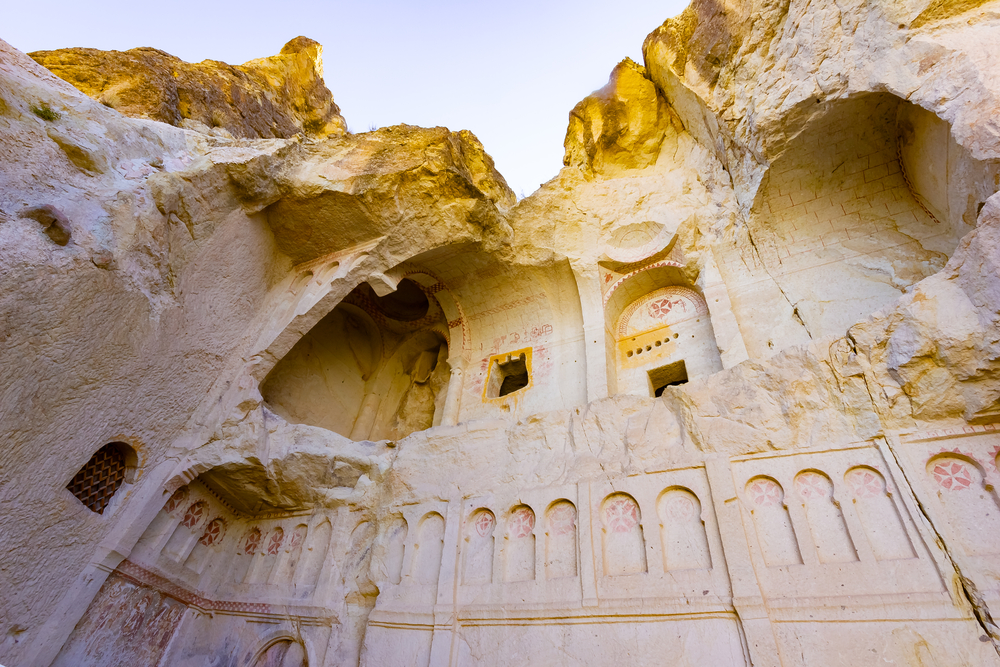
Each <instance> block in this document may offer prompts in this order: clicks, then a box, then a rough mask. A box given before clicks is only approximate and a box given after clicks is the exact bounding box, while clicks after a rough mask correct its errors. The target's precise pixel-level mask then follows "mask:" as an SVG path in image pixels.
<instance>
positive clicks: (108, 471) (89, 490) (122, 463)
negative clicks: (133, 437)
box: [66, 442, 136, 514]
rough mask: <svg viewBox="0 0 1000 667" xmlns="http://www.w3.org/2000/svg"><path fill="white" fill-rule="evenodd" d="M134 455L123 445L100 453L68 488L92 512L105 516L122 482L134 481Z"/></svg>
mask: <svg viewBox="0 0 1000 667" xmlns="http://www.w3.org/2000/svg"><path fill="white" fill-rule="evenodd" d="M135 458H136V457H135V452H134V451H133V450H132V448H131V447H129V446H128V445H126V444H124V443H121V442H111V443H108V444H106V445H104V446H103V447H101V448H100V449H98V450H97V451H96V452H95V453H94V455H93V456H92V457H90V460H89V461H88V462H87V465H85V466H83V468H81V469H80V472H78V473H76V476H75V477H73V479H72V481H70V483H69V484H68V485H67V486H66V488H67V489H69V491H70V493H72V494H73V495H74V496H76V497H77V499H78V500H79V501H80V502H81V503H83V504H84V505H86V506H87V508H88V509H90V510H91V511H92V512H97V513H98V514H103V513H104V510H105V508H106V507H107V506H108V503H109V502H111V498H112V497H114V495H115V492H116V491H117V490H118V488H119V487H120V486H121V485H122V483H123V482H126V481H131V479H130V478H131V476H132V472H133V471H134V470H135V461H134V460H135Z"/></svg>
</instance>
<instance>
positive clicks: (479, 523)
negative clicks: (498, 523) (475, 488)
mask: <svg viewBox="0 0 1000 667" xmlns="http://www.w3.org/2000/svg"><path fill="white" fill-rule="evenodd" d="M475 526H476V532H477V533H478V534H479V537H489V536H490V535H492V534H493V515H492V514H490V513H489V512H480V513H479V516H477V517H476V521H475Z"/></svg>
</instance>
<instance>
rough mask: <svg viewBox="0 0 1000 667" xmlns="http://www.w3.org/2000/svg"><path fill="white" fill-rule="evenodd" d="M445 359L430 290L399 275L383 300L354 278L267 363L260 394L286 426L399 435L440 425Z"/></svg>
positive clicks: (361, 435)
mask: <svg viewBox="0 0 1000 667" xmlns="http://www.w3.org/2000/svg"><path fill="white" fill-rule="evenodd" d="M447 359H448V324H447V320H446V318H445V315H444V312H443V311H442V310H441V307H440V305H439V304H438V302H437V300H436V299H435V298H434V297H433V295H428V294H427V293H426V290H425V288H424V287H422V286H421V285H420V284H419V283H417V282H416V281H413V280H409V279H405V278H404V279H403V280H401V281H400V282H399V285H398V287H397V289H396V291H395V292H393V293H391V294H389V295H386V296H384V297H379V296H377V295H376V294H375V292H374V290H372V288H371V287H370V286H369V285H368V284H367V283H362V284H361V285H359V286H358V287H357V288H355V289H354V291H352V292H351V294H349V295H348V296H347V298H345V299H344V301H343V302H342V303H340V304H339V305H338V306H337V307H336V308H334V309H333V311H331V312H330V313H329V314H328V315H327V316H326V317H324V318H323V319H322V320H320V322H319V323H318V324H317V325H316V326H315V327H313V328H312V329H311V330H310V331H309V332H308V333H307V334H306V335H305V336H303V337H302V339H301V340H299V342H298V343H296V344H295V346H294V347H293V348H292V349H291V350H290V351H289V352H288V354H286V355H285V356H284V357H283V358H282V359H281V361H279V362H278V363H277V364H276V365H275V367H274V368H273V369H272V370H271V372H270V373H269V374H268V376H267V377H266V378H265V379H264V382H263V383H262V385H261V393H262V395H263V397H264V400H265V402H266V403H267V405H268V406H269V407H270V408H271V409H272V410H273V411H275V412H276V413H277V414H279V415H280V416H281V417H283V418H284V419H286V420H288V421H289V422H292V423H299V424H309V425H312V426H319V427H321V428H326V429H329V430H331V431H335V432H337V433H340V434H341V435H343V436H346V437H350V438H353V439H355V440H381V439H395V438H401V437H404V436H406V435H409V434H410V433H412V432H414V431H420V430H423V429H426V428H430V427H431V426H434V425H437V424H438V423H440V420H441V415H442V411H443V408H444V398H445V395H446V393H447V383H448V379H449V376H450V369H449V367H448V362H447Z"/></svg>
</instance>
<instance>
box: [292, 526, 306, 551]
mask: <svg viewBox="0 0 1000 667" xmlns="http://www.w3.org/2000/svg"><path fill="white" fill-rule="evenodd" d="M305 541H306V527H305V526H299V527H298V528H296V529H295V531H294V532H293V533H292V538H291V540H289V542H288V548H289V549H298V548H299V547H301V546H302V543H303V542H305Z"/></svg>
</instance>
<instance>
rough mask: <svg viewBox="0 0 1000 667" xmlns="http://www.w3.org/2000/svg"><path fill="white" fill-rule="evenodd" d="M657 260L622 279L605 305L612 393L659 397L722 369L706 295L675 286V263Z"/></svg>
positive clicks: (676, 279) (676, 276)
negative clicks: (679, 385) (611, 356)
mask: <svg viewBox="0 0 1000 667" xmlns="http://www.w3.org/2000/svg"><path fill="white" fill-rule="evenodd" d="M662 264H664V265H662V266H655V267H651V268H650V269H647V270H645V271H638V272H636V273H635V274H634V275H632V276H630V277H629V278H628V279H627V280H625V281H623V282H622V284H621V286H619V287H618V289H616V290H615V292H613V293H612V294H611V295H610V298H609V299H608V303H607V305H606V307H605V317H606V322H607V326H608V329H609V334H610V335H609V336H608V340H609V341H613V343H612V344H611V346H609V347H613V349H611V350H610V354H611V355H613V358H614V364H613V373H614V376H613V377H612V378H610V379H611V380H613V382H614V385H613V386H614V387H615V393H620V394H636V395H640V396H659V395H660V394H661V393H663V390H664V389H665V388H666V387H668V386H671V385H676V384H683V383H684V382H687V381H688V380H689V379H691V378H694V377H698V376H702V375H709V374H711V373H715V372H717V371H720V370H722V358H721V355H720V354H719V348H718V345H717V344H716V340H715V331H714V329H713V328H712V320H711V317H710V315H709V311H708V307H707V305H706V304H705V299H704V298H703V297H702V296H701V294H700V293H698V292H697V291H696V290H695V289H693V288H692V287H689V286H686V285H683V284H679V283H680V282H681V278H680V268H679V267H673V266H669V265H667V263H662ZM609 366H611V365H610V364H609Z"/></svg>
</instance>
